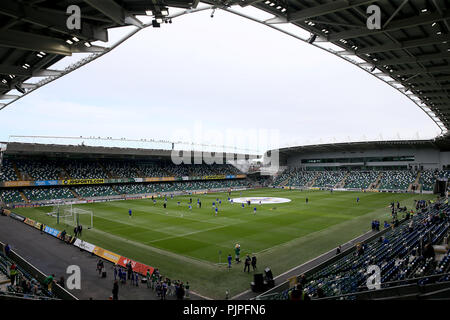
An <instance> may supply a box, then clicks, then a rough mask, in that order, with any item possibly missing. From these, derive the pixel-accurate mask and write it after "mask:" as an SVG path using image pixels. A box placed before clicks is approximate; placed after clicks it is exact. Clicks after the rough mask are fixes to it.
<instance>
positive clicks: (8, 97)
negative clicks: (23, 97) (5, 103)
mask: <svg viewBox="0 0 450 320" xmlns="http://www.w3.org/2000/svg"><path fill="white" fill-rule="evenodd" d="M18 97H19V96H18V95H15V94H3V95H0V100H11V99H17V98H18Z"/></svg>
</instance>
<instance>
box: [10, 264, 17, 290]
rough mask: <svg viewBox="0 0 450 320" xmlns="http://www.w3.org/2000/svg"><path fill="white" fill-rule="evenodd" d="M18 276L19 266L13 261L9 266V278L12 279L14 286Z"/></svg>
mask: <svg viewBox="0 0 450 320" xmlns="http://www.w3.org/2000/svg"><path fill="white" fill-rule="evenodd" d="M16 277H17V266H16V264H15V263H14V262H13V263H12V264H11V266H10V267H9V279H10V281H11V285H12V286H14V283H15V281H16Z"/></svg>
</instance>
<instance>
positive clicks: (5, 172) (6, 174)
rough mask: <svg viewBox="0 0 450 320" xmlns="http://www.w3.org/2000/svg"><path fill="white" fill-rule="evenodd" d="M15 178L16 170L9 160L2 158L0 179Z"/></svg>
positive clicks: (8, 179) (11, 179) (10, 179)
mask: <svg viewBox="0 0 450 320" xmlns="http://www.w3.org/2000/svg"><path fill="white" fill-rule="evenodd" d="M13 180H17V175H16V172H15V171H14V168H13V165H12V163H11V161H9V160H8V159H4V160H3V162H2V163H1V164H0V181H13Z"/></svg>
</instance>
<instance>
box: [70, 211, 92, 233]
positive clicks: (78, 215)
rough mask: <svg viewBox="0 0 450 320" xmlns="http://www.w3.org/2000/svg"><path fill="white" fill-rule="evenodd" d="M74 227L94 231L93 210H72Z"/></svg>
mask: <svg viewBox="0 0 450 320" xmlns="http://www.w3.org/2000/svg"><path fill="white" fill-rule="evenodd" d="M72 216H73V225H74V226H79V225H82V226H83V227H87V228H88V229H92V228H93V227H94V213H93V212H92V211H91V210H85V209H80V208H73V209H72Z"/></svg>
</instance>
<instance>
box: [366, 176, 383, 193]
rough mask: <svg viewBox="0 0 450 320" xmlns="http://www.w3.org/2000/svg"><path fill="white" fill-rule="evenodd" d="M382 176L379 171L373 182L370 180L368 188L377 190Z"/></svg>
mask: <svg viewBox="0 0 450 320" xmlns="http://www.w3.org/2000/svg"><path fill="white" fill-rule="evenodd" d="M382 177H383V173H382V172H380V174H379V175H378V177H377V179H376V180H375V182H372V183H371V184H370V185H369V188H368V189H369V190H377V189H378V188H379V187H380V183H381V178H382Z"/></svg>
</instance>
